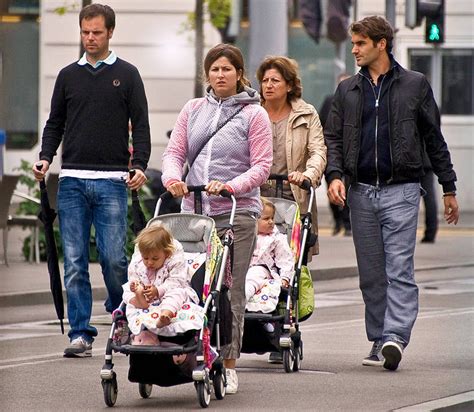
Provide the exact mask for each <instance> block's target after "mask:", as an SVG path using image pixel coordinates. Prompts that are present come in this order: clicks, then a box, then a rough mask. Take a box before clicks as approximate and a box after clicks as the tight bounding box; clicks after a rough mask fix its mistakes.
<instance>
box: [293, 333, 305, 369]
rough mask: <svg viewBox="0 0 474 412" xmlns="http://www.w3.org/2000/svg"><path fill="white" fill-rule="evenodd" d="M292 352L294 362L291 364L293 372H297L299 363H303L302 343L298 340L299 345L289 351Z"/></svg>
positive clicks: (299, 366) (299, 367)
mask: <svg viewBox="0 0 474 412" xmlns="http://www.w3.org/2000/svg"><path fill="white" fill-rule="evenodd" d="M291 350H292V352H294V357H295V361H294V363H293V372H298V371H299V370H300V369H301V362H302V361H303V341H302V340H300V342H299V345H298V346H295V347H294V348H292V349H291Z"/></svg>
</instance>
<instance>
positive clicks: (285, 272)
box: [245, 198, 294, 301]
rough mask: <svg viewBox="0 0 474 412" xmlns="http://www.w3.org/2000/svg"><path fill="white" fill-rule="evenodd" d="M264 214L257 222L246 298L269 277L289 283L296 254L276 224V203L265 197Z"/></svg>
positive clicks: (246, 281)
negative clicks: (294, 254) (255, 240)
mask: <svg viewBox="0 0 474 412" xmlns="http://www.w3.org/2000/svg"><path fill="white" fill-rule="evenodd" d="M262 203H263V210H262V215H261V217H260V218H259V219H258V223H257V230H258V235H257V244H256V246H255V250H254V252H253V255H252V260H251V261H250V267H249V270H248V272H247V277H246V279H245V297H246V299H247V301H248V300H249V299H250V298H251V297H252V296H253V295H255V293H257V292H258V291H259V290H260V289H261V288H262V287H263V286H264V284H265V283H266V281H267V280H268V279H276V280H279V281H281V284H282V285H283V286H284V287H288V284H289V281H290V278H291V274H292V272H293V268H294V256H293V252H292V251H291V249H290V245H289V244H288V241H287V238H286V236H285V235H284V234H283V233H280V231H279V230H278V228H277V227H275V222H274V218H275V205H274V204H273V203H272V202H270V201H269V200H268V199H265V198H262Z"/></svg>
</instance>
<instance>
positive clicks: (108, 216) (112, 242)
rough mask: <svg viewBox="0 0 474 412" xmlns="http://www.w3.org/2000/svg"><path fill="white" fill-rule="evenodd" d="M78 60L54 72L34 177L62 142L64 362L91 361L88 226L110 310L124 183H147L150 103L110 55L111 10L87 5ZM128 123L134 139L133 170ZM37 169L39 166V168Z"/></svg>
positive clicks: (118, 292)
mask: <svg viewBox="0 0 474 412" xmlns="http://www.w3.org/2000/svg"><path fill="white" fill-rule="evenodd" d="M79 25H80V29H81V40H82V44H83V46H84V49H85V53H84V55H83V56H82V58H81V59H80V60H79V61H78V62H75V63H72V64H70V65H69V66H67V67H65V68H64V69H62V70H61V71H60V72H59V75H58V77H57V79H56V84H55V87H54V91H53V97H52V100H51V112H50V115H49V119H48V121H47V122H46V126H45V128H44V131H43V139H42V147H41V152H40V155H39V158H40V161H39V162H38V163H36V164H35V165H34V166H33V173H34V175H35V178H36V179H37V180H42V179H43V178H44V177H45V174H46V173H47V171H48V169H49V166H50V164H51V162H52V161H53V157H54V156H55V155H56V151H57V149H58V148H59V145H60V143H62V165H61V173H60V175H59V179H60V182H59V190H58V199H57V206H58V216H59V227H60V232H61V240H62V246H63V252H64V284H65V287H66V292H67V314H68V318H69V324H70V331H69V333H68V335H69V338H70V341H71V342H70V345H69V346H68V347H66V349H65V350H64V356H65V357H85V356H91V351H92V342H93V340H94V337H95V336H97V329H96V328H95V327H93V326H92V325H90V317H91V310H92V291H91V285H90V279H89V239H90V235H91V227H92V225H93V226H94V228H95V238H96V243H97V249H98V252H99V261H100V264H101V267H102V273H103V276H104V281H105V285H106V287H107V292H108V298H107V300H106V302H105V307H106V310H107V311H108V312H112V311H113V310H114V309H115V308H117V307H118V306H119V304H120V302H121V300H122V284H123V283H125V282H126V281H127V266H128V264H127V257H126V255H125V242H126V232H127V186H128V187H129V188H130V189H139V188H140V187H141V186H142V185H143V184H144V183H145V181H146V177H145V173H144V172H145V169H146V167H147V164H148V159H149V157H150V148H151V143H150V127H149V122H148V105H147V100H146V95H145V89H144V86H143V82H142V79H141V77H140V74H139V72H138V70H137V69H136V67H134V66H132V65H131V64H129V63H127V62H126V61H124V60H121V59H120V58H118V57H117V56H116V54H115V53H114V52H113V51H110V50H109V40H110V39H111V38H112V35H113V32H114V28H115V13H114V11H113V10H112V9H111V8H110V7H109V6H104V5H101V4H91V5H89V6H86V7H84V8H83V9H82V10H81V12H80V14H79ZM129 124H131V134H132V139H133V158H132V159H131V165H132V167H133V168H134V169H135V170H136V174H135V176H134V177H133V178H131V179H130V178H129V176H128V166H129V161H130V152H129ZM39 165H41V169H40V168H39V167H38V166H39Z"/></svg>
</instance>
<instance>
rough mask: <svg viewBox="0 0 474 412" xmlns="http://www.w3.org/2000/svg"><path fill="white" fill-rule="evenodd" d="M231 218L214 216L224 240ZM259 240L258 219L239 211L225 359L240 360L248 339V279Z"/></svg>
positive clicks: (235, 224)
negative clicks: (230, 317) (229, 325)
mask: <svg viewBox="0 0 474 412" xmlns="http://www.w3.org/2000/svg"><path fill="white" fill-rule="evenodd" d="M229 216H230V214H224V215H219V216H212V218H213V219H214V221H215V222H216V227H217V234H218V235H219V237H221V238H222V237H223V236H224V234H225V232H226V227H225V226H226V225H227V224H228V223H229ZM256 238H257V218H256V217H255V216H253V214H251V213H249V212H247V211H243V210H242V211H240V210H239V211H237V212H236V214H235V218H234V257H233V268H232V280H233V281H232V288H231V289H230V304H231V309H232V342H231V343H230V344H228V345H225V346H223V347H222V355H223V357H224V359H238V358H240V350H241V348H242V337H243V335H244V313H245V304H246V300H245V276H246V274H247V270H248V267H249V264H250V259H251V258H252V253H253V250H254V247H255V241H256Z"/></svg>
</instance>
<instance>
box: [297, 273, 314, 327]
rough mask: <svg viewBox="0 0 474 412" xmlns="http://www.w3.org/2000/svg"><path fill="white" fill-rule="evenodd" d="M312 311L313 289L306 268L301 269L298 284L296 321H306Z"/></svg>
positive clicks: (309, 274)
mask: <svg viewBox="0 0 474 412" xmlns="http://www.w3.org/2000/svg"><path fill="white" fill-rule="evenodd" d="M313 311H314V287H313V279H312V278H311V272H310V271H309V269H308V267H307V266H302V267H301V274H300V283H299V288H298V320H299V321H300V322H302V321H304V320H306V319H308V318H309V317H310V316H311V315H312V314H313Z"/></svg>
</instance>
